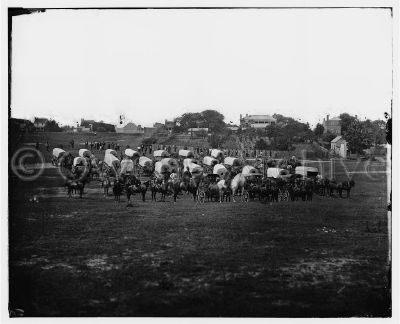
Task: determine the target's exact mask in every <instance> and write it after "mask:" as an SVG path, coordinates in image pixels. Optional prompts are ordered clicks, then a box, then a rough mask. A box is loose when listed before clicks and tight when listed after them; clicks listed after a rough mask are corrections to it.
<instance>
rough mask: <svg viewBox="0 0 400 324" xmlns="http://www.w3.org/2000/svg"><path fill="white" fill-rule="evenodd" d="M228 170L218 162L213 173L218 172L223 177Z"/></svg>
mask: <svg viewBox="0 0 400 324" xmlns="http://www.w3.org/2000/svg"><path fill="white" fill-rule="evenodd" d="M227 172H228V170H227V169H226V168H225V166H223V165H222V164H216V165H215V166H214V169H213V174H218V175H219V176H220V177H221V178H223V177H224V176H225V174H226V173H227Z"/></svg>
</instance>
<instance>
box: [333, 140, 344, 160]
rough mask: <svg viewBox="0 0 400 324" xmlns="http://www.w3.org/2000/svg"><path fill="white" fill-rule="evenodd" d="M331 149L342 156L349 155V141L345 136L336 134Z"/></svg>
mask: <svg viewBox="0 0 400 324" xmlns="http://www.w3.org/2000/svg"><path fill="white" fill-rule="evenodd" d="M331 151H332V152H333V153H334V154H337V155H339V156H341V157H342V158H346V157H347V142H346V140H345V139H344V138H343V136H341V135H340V136H336V137H335V138H334V139H333V140H332V141H331Z"/></svg>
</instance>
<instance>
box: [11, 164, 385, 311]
mask: <svg viewBox="0 0 400 324" xmlns="http://www.w3.org/2000/svg"><path fill="white" fill-rule="evenodd" d="M348 167H349V168H350V169H351V170H353V171H354V168H357V170H363V169H364V164H356V163H349V164H348ZM377 167H378V166H377ZM337 168H338V169H337V177H338V180H341V179H344V178H345V173H344V170H343V168H342V167H341V166H340V165H339V164H337ZM354 180H355V181H356V187H355V189H354V191H352V193H351V197H350V199H341V198H338V197H335V198H326V197H316V196H314V200H313V201H312V202H301V201H299V202H280V203H272V204H269V203H268V204H263V203H260V202H258V201H255V202H249V203H223V204H219V203H205V204H195V203H193V201H192V200H191V199H190V197H189V196H186V195H182V196H179V200H178V202H177V203H176V204H174V203H173V202H172V198H169V199H167V202H165V203H162V202H156V203H154V202H151V201H149V200H148V201H146V202H142V201H140V199H139V197H138V196H135V197H134V207H131V208H129V207H126V201H125V198H123V201H122V202H121V203H119V204H118V203H115V202H114V201H113V198H112V197H107V198H104V197H103V195H102V189H101V188H100V185H99V184H98V183H96V182H92V183H91V184H89V186H88V188H87V189H86V194H85V195H84V198H83V199H78V198H72V199H70V198H67V196H66V192H65V191H64V189H63V188H61V187H60V186H61V185H62V181H61V180H60V179H59V178H58V177H57V173H56V171H55V170H54V169H48V170H46V171H45V172H44V173H43V174H42V176H41V177H39V178H38V179H37V180H35V181H33V182H21V181H19V180H18V179H16V178H15V177H11V180H10V185H11V186H10V215H9V238H10V242H9V243H10V250H9V261H10V307H11V308H21V309H24V311H25V315H26V316H226V317H231V316H247V317H253V316H267V317H309V316H312V317H314V316H316V317H336V316H343V317H349V316H368V317H370V316H379V317H387V316H390V314H391V300H390V282H389V280H388V270H389V269H390V268H389V265H388V263H387V257H388V231H387V226H388V225H387V213H386V197H387V193H386V178H385V175H384V174H376V175H375V178H369V177H366V176H365V175H364V174H355V175H354ZM33 195H37V196H38V199H39V202H38V203H31V202H29V198H31V197H32V196H33ZM147 199H150V193H148V194H147ZM367 222H368V226H367Z"/></svg>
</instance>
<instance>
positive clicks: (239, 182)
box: [231, 173, 246, 202]
mask: <svg viewBox="0 0 400 324" xmlns="http://www.w3.org/2000/svg"><path fill="white" fill-rule="evenodd" d="M245 185H246V177H245V176H244V175H243V174H242V173H238V174H237V175H235V177H234V178H233V179H232V181H231V190H232V200H233V202H236V201H235V195H236V194H237V193H238V192H239V191H240V195H241V197H242V201H243V193H244V188H245Z"/></svg>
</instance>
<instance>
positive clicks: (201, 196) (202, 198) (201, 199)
mask: <svg viewBox="0 0 400 324" xmlns="http://www.w3.org/2000/svg"><path fill="white" fill-rule="evenodd" d="M197 199H198V200H199V202H201V203H204V202H205V200H206V193H205V192H204V190H199V193H198V195H197Z"/></svg>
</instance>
